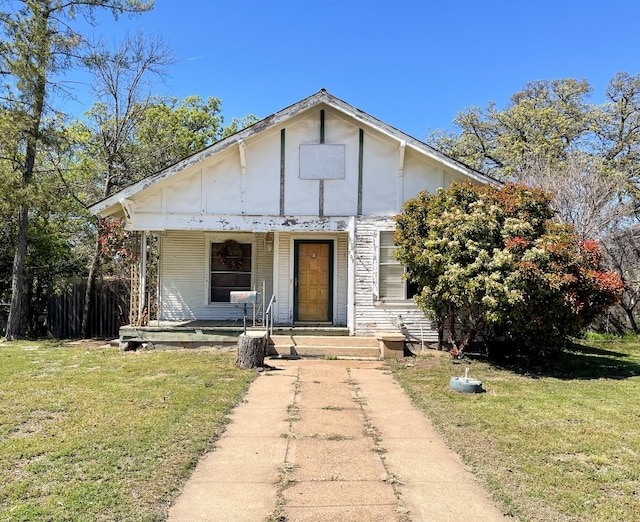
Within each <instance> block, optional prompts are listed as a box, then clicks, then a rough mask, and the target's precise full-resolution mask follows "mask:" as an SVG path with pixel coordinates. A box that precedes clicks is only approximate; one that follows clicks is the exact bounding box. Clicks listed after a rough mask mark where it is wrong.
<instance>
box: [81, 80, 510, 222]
mask: <svg viewBox="0 0 640 522" xmlns="http://www.w3.org/2000/svg"><path fill="white" fill-rule="evenodd" d="M320 104H325V105H327V106H329V107H332V108H334V109H336V110H337V111H339V112H341V113H343V114H345V115H346V116H349V117H351V118H352V119H353V120H355V121H357V122H359V123H360V124H362V125H364V126H366V127H369V128H373V129H375V130H377V131H378V132H380V133H382V134H384V135H387V136H389V137H391V138H393V139H395V140H397V141H398V142H402V143H405V145H406V146H408V147H412V148H414V149H415V150H417V151H419V152H422V153H423V154H424V155H426V156H428V157H430V158H432V159H435V160H437V161H439V162H440V163H443V164H445V165H447V166H449V167H450V168H452V169H454V170H456V171H458V172H460V173H462V174H464V175H465V176H468V177H469V178H471V179H474V180H476V181H478V182H480V183H487V184H492V185H500V184H501V182H499V181H497V180H495V179H494V178H491V177H490V176H487V175H485V174H482V173H481V172H478V171H477V170H474V169H472V168H471V167H468V166H466V165H464V164H463V163H460V162H459V161H456V160H454V159H452V158H450V157H449V156H447V155H445V154H443V153H442V152H440V151H438V150H436V149H434V148H433V147H431V146H429V145H427V144H426V143H424V142H422V141H420V140H418V139H416V138H414V137H413V136H410V135H408V134H406V133H404V132H402V131H400V130H398V129H396V128H395V127H392V126H391V125H388V124H386V123H384V122H383V121H380V120H378V119H377V118H374V117H373V116H371V115H369V114H367V113H366V112H364V111H362V110H360V109H358V108H356V107H353V106H352V105H350V104H348V103H347V102H345V101H343V100H341V99H339V98H336V97H335V96H333V95H332V94H329V93H328V92H327V91H326V90H325V89H320V90H319V91H318V92H316V93H315V94H312V95H311V96H309V97H307V98H304V99H302V100H300V101H298V102H296V103H294V104H292V105H289V106H288V107H286V108H284V109H282V110H280V111H278V112H276V113H274V114H272V115H271V116H267V117H266V118H264V119H262V120H260V121H258V122H256V123H254V124H253V125H251V126H249V127H246V128H244V129H242V130H241V131H238V132H236V133H235V134H233V135H231V136H228V137H227V138H224V139H222V140H220V141H217V142H216V143H214V144H212V145H209V146H208V147H207V148H205V149H203V150H201V151H199V152H196V153H195V154H192V155H191V156H188V157H186V158H184V159H182V160H181V161H179V162H177V163H175V164H174V165H171V166H170V167H167V168H165V169H163V170H161V171H159V172H156V173H155V174H151V175H150V176H147V177H145V178H143V179H141V180H140V181H138V182H137V183H134V184H132V185H129V186H128V187H125V188H123V189H122V190H120V191H118V192H116V193H115V194H113V195H111V196H109V197H107V198H105V199H103V200H101V201H98V202H96V203H94V204H93V205H91V206H89V211H90V212H91V213H93V214H99V213H101V212H103V211H105V210H107V209H110V208H111V207H114V206H116V205H117V206H118V207H119V206H120V203H119V202H120V201H121V200H123V199H127V198H129V197H131V196H133V195H134V194H136V193H138V192H140V191H141V190H143V189H146V188H147V187H150V186H152V185H154V184H156V183H158V182H160V181H163V180H165V179H167V178H169V177H171V176H173V175H174V174H177V173H178V172H181V171H182V170H184V169H185V168H187V167H189V166H191V165H194V164H196V163H199V162H201V161H203V160H205V159H207V158H209V157H211V156H213V155H214V154H217V153H219V152H221V151H223V150H225V149H228V148H229V147H231V146H233V145H236V144H239V143H240V142H242V141H243V140H245V139H247V138H249V137H251V136H254V135H256V134H259V133H261V132H263V131H265V130H267V129H269V128H271V127H274V126H276V125H280V124H282V123H284V122H286V121H287V120H290V119H291V118H293V117H294V116H296V115H298V114H300V113H301V112H303V111H306V110H307V109H309V108H311V107H314V106H316V105H320Z"/></svg>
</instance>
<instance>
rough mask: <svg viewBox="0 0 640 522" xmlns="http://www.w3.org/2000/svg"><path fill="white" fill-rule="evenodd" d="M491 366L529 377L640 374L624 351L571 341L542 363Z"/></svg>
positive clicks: (518, 360)
mask: <svg viewBox="0 0 640 522" xmlns="http://www.w3.org/2000/svg"><path fill="white" fill-rule="evenodd" d="M493 365H494V366H497V367H499V368H503V369H506V370H509V371H512V372H514V373H519V374H522V375H528V376H530V377H534V378H535V377H553V378H556V379H564V380H574V379H585V380H587V379H628V378H630V377H636V376H640V363H639V362H638V360H637V359H635V360H634V359H633V358H630V356H629V354H628V353H624V352H619V351H616V350H614V349H611V350H608V349H606V348H601V347H594V346H587V345H584V344H580V343H578V342H572V343H570V344H569V346H568V347H567V348H566V349H565V350H564V351H563V352H561V353H559V354H558V355H556V356H554V357H552V358H550V359H547V360H545V361H542V362H531V361H528V360H525V359H523V358H512V359H505V360H501V361H497V362H495V361H494V362H493Z"/></svg>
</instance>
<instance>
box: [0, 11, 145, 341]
mask: <svg viewBox="0 0 640 522" xmlns="http://www.w3.org/2000/svg"><path fill="white" fill-rule="evenodd" d="M4 5H6V6H7V8H6V10H4V11H1V12H0V24H1V33H0V34H1V36H2V40H1V41H0V51H1V52H0V71H1V72H2V75H3V76H4V77H5V79H6V83H5V85H4V91H5V92H4V95H3V98H2V104H3V107H2V111H3V113H4V114H5V115H6V116H7V119H6V120H5V124H6V122H9V123H10V125H11V126H12V128H11V132H10V135H11V136H12V138H11V139H4V140H3V141H2V158H3V161H6V162H8V163H9V165H10V167H11V168H12V169H13V170H14V171H15V172H16V173H18V184H19V186H18V189H19V190H18V191H17V192H18V194H19V196H18V197H19V198H20V200H19V205H18V207H17V209H16V211H15V212H16V216H17V218H16V234H17V237H16V239H15V245H16V246H15V253H14V261H13V267H12V288H11V308H10V311H9V321H8V325H7V331H6V334H5V336H6V338H7V339H8V340H13V339H16V338H18V336H19V335H20V329H21V328H20V327H21V318H22V308H23V301H24V299H23V298H24V279H25V262H26V256H27V248H28V230H29V223H30V211H31V208H32V204H31V199H30V194H29V192H30V187H31V186H32V185H34V184H36V183H37V181H38V180H37V178H38V174H39V172H38V165H39V162H40V161H41V158H42V157H43V153H44V152H45V149H46V148H47V147H48V146H52V145H54V143H53V142H54V141H55V140H54V139H53V137H54V136H55V132H54V127H53V126H52V124H53V123H54V122H55V118H50V117H49V116H50V115H52V114H53V113H54V111H53V108H52V107H51V106H50V105H49V104H48V102H49V101H50V99H51V91H52V89H53V87H54V83H53V80H54V78H55V75H56V74H58V73H60V72H62V71H63V70H65V69H66V68H68V67H71V66H72V64H73V58H74V56H75V55H74V51H75V50H77V49H78V47H79V46H80V45H82V42H83V39H82V38H81V37H80V35H79V34H77V33H75V32H74V31H73V29H72V23H73V20H74V19H75V18H76V16H78V15H80V16H83V17H84V18H86V19H88V20H92V19H93V14H94V11H95V9H96V8H106V9H110V10H111V11H112V12H113V14H114V15H116V16H117V15H118V14H120V13H123V12H141V11H145V10H147V9H150V8H151V6H152V5H153V2H142V1H140V0H69V1H67V2H61V1H59V0H21V1H18V0H15V1H6V2H4ZM3 127H4V128H5V129H6V125H3Z"/></svg>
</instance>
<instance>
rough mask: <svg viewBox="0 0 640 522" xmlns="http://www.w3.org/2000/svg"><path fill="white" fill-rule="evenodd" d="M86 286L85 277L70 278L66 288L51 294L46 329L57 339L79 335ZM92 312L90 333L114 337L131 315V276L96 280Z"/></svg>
mask: <svg viewBox="0 0 640 522" xmlns="http://www.w3.org/2000/svg"><path fill="white" fill-rule="evenodd" d="M86 288H87V282H86V281H85V280H80V279H74V280H72V281H69V282H68V284H67V285H66V289H65V290H63V291H62V292H60V293H59V294H56V295H52V296H51V297H49V306H48V314H47V330H48V333H49V335H50V336H52V337H55V338H57V339H68V338H78V337H80V330H81V327H82V311H83V309H84V297H85V292H86ZM91 305H92V306H91V314H90V316H89V323H88V326H87V336H88V337H91V338H101V339H113V338H116V337H118V335H119V329H120V327H121V326H122V325H125V324H128V322H129V321H128V319H129V280H128V279H127V280H123V279H104V280H102V281H96V283H95V285H94V291H93V294H92V296H91Z"/></svg>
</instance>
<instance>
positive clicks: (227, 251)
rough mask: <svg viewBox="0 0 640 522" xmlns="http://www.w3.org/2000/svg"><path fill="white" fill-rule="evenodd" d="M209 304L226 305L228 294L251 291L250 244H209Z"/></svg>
mask: <svg viewBox="0 0 640 522" xmlns="http://www.w3.org/2000/svg"><path fill="white" fill-rule="evenodd" d="M210 266H211V294H210V296H211V297H210V299H211V302H217V303H228V302H229V293H230V292H232V291H237V290H251V243H238V242H237V241H234V240H233V239H228V240H227V241H225V242H224V243H211V265H210Z"/></svg>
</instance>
